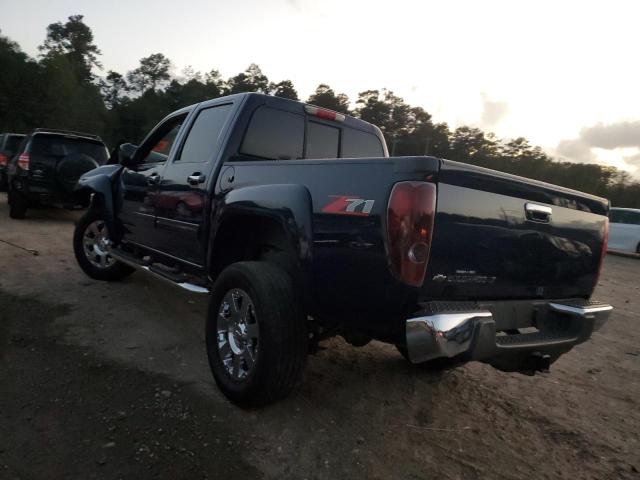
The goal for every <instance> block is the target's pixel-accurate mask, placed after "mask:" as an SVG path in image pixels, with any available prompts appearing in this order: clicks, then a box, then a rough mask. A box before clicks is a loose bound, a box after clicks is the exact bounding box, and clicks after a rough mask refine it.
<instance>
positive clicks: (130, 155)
mask: <svg viewBox="0 0 640 480" xmlns="http://www.w3.org/2000/svg"><path fill="white" fill-rule="evenodd" d="M137 149H138V146H137V145H134V144H133V143H123V144H122V145H120V148H118V159H119V162H120V165H122V166H124V167H127V168H133V167H135V166H136V165H137V162H136V158H135V154H136V150H137Z"/></svg>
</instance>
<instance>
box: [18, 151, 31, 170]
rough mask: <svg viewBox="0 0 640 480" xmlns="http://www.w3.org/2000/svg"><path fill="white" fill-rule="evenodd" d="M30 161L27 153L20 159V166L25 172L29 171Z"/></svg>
mask: <svg viewBox="0 0 640 480" xmlns="http://www.w3.org/2000/svg"><path fill="white" fill-rule="evenodd" d="M30 161H31V159H30V158H29V154H28V153H26V152H25V153H23V154H21V155H20V156H19V157H18V166H19V167H20V168H21V169H23V170H29V162H30Z"/></svg>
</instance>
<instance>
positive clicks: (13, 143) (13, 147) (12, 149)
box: [4, 135, 24, 154]
mask: <svg viewBox="0 0 640 480" xmlns="http://www.w3.org/2000/svg"><path fill="white" fill-rule="evenodd" d="M8 137H9V138H7V144H6V145H5V146H4V149H5V150H6V151H7V152H9V153H10V154H12V153H16V151H17V150H18V147H19V146H20V143H21V142H22V139H23V138H24V135H9V136H8Z"/></svg>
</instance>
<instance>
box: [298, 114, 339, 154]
mask: <svg viewBox="0 0 640 480" xmlns="http://www.w3.org/2000/svg"><path fill="white" fill-rule="evenodd" d="M339 142H340V129H338V128H336V127H331V126H329V125H323V124H321V123H317V122H311V121H310V122H309V124H308V126H307V155H306V158H338V144H339Z"/></svg>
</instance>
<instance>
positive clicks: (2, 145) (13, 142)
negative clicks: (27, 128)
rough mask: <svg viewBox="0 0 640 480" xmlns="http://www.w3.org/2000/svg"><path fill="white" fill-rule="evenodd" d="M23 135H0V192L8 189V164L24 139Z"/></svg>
mask: <svg viewBox="0 0 640 480" xmlns="http://www.w3.org/2000/svg"><path fill="white" fill-rule="evenodd" d="M24 137H25V136H24V135H23V134H21V133H0V190H1V191H4V190H6V189H7V164H8V163H9V160H10V159H11V157H13V155H14V153H16V150H18V147H19V146H20V142H22V139H24Z"/></svg>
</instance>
